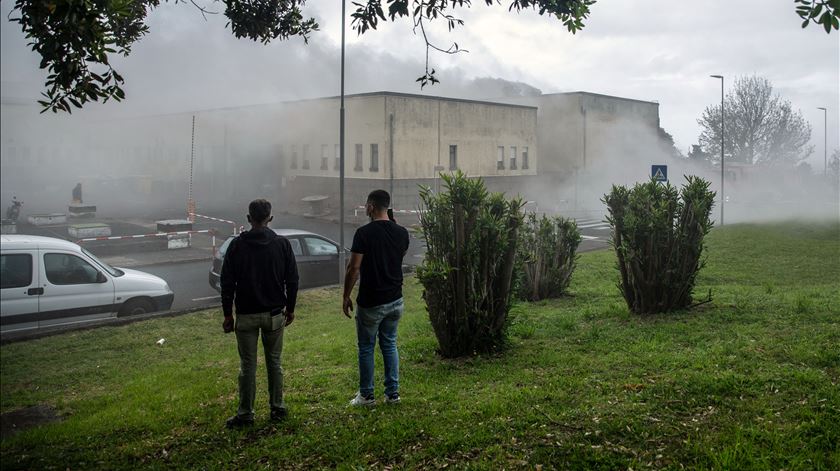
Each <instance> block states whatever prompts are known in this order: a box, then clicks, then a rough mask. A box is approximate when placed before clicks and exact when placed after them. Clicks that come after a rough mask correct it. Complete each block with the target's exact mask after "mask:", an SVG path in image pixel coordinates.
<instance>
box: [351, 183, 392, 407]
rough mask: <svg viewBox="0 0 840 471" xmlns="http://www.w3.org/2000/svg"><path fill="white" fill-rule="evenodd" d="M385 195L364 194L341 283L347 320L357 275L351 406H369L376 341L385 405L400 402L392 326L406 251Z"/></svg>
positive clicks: (387, 195)
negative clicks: (355, 376) (355, 378)
mask: <svg viewBox="0 0 840 471" xmlns="http://www.w3.org/2000/svg"><path fill="white" fill-rule="evenodd" d="M390 204H391V196H390V195H389V194H388V192H387V191H385V190H375V191H372V192H371V193H370V195H368V199H367V204H365V213H366V214H367V216H368V217H370V223H368V224H366V225H364V226H362V227H360V228H359V229H357V230H356V234H355V235H354V236H353V247H352V248H351V249H350V250H351V252H352V253H351V254H350V262H349V263H348V264H347V274H346V276H345V278H344V301H343V303H342V310H343V311H344V315H345V316H347V317H348V318H349V317H350V311H352V310H353V301H352V300H351V299H350V295H351V294H352V292H353V286H354V285H355V284H356V277H357V276H358V275H359V274H361V281H360V282H359V294H358V296H357V297H356V303H357V304H358V306H359V309H358V311H357V312H356V335H357V338H358V346H359V391H358V392H357V393H356V397H354V398H353V400H352V401H350V405H354V406H370V405H373V404H375V402H376V401H375V399H374V395H373V351H374V347H375V346H376V337H377V336H378V337H379V349H380V350H381V351H382V360H383V363H384V365H385V402H386V403H389V404H391V403H397V402H400V393H399V378H400V359H399V355H398V353H397V324H398V323H399V320H400V317H402V312H403V298H402V283H403V276H402V261H403V257H404V256H405V252H406V251H407V250H408V231H407V230H406V229H405V228H404V227H402V226H400V225H399V224H397V223H396V222H395V221H394V220H393V218H392V217H391V216H390V214H389V213H388V206H389V205H390Z"/></svg>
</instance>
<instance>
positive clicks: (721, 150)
mask: <svg viewBox="0 0 840 471" xmlns="http://www.w3.org/2000/svg"><path fill="white" fill-rule="evenodd" d="M710 77H712V78H717V79H720V225H721V226H723V202H724V196H723V179H724V171H723V132H724V129H723V114H724V110H723V75H710Z"/></svg>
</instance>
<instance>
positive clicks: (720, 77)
mask: <svg viewBox="0 0 840 471" xmlns="http://www.w3.org/2000/svg"><path fill="white" fill-rule="evenodd" d="M709 77H712V78H717V79H721V80H723V75H709Z"/></svg>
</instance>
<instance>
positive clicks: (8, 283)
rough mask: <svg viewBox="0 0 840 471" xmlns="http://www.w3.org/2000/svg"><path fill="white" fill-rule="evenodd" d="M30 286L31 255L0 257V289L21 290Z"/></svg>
mask: <svg viewBox="0 0 840 471" xmlns="http://www.w3.org/2000/svg"><path fill="white" fill-rule="evenodd" d="M31 284H32V255H29V254H8V255H0V289H7V288H22V287H24V286H29V285H31Z"/></svg>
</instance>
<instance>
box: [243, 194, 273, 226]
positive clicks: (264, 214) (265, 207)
mask: <svg viewBox="0 0 840 471" xmlns="http://www.w3.org/2000/svg"><path fill="white" fill-rule="evenodd" d="M248 214H249V215H250V216H251V222H254V223H257V224H261V223H263V222H265V221H266V219H268V217H269V216H271V203H269V202H268V200H266V199H263V198H259V199H256V200H254V201H251V204H249V205H248Z"/></svg>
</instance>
